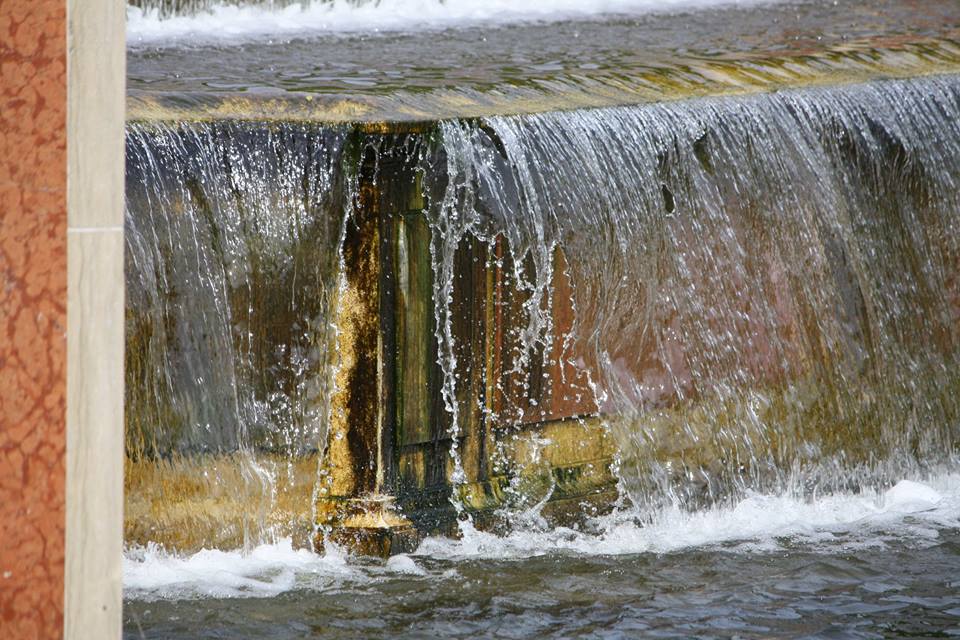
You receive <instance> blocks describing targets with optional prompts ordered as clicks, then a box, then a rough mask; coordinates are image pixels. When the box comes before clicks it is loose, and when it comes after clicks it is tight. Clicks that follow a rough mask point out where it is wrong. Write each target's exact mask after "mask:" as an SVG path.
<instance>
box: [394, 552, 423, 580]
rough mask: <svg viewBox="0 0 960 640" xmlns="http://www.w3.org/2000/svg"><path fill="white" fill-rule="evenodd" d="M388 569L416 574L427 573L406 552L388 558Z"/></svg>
mask: <svg viewBox="0 0 960 640" xmlns="http://www.w3.org/2000/svg"><path fill="white" fill-rule="evenodd" d="M387 569H388V570H390V571H393V572H395V573H406V574H408V575H414V576H424V575H426V574H427V572H426V571H424V570H423V569H422V568H420V565H418V564H417V563H416V561H415V560H414V559H413V558H411V557H410V556H408V555H406V554H400V555H397V556H393V557H391V558H390V559H389V560H387Z"/></svg>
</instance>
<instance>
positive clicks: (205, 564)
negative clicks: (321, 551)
mask: <svg viewBox="0 0 960 640" xmlns="http://www.w3.org/2000/svg"><path fill="white" fill-rule="evenodd" d="M364 579H366V577H365V576H364V574H362V573H361V572H359V571H357V570H356V569H354V568H353V567H351V566H349V565H348V564H347V561H346V555H345V554H344V553H342V552H341V551H339V550H337V549H336V548H332V549H331V550H329V551H328V552H327V553H326V554H325V555H322V556H321V555H317V554H315V553H312V552H310V551H308V550H306V549H294V548H293V544H292V542H291V540H290V539H289V538H287V539H283V540H281V541H279V542H277V543H276V544H267V545H262V546H259V547H256V548H255V549H253V550H252V551H250V552H243V551H217V550H210V549H204V550H202V551H199V552H197V553H195V554H192V555H180V554H175V553H168V552H166V551H164V550H163V549H161V548H159V547H157V546H155V545H149V546H147V547H145V548H137V549H130V550H128V551H127V552H126V553H125V554H124V559H123V586H124V592H125V595H126V596H127V597H132V598H137V599H145V600H152V599H181V598H182V599H189V598H198V597H214V598H264V597H269V596H275V595H278V594H281V593H283V592H285V591H289V590H291V589H293V588H297V587H300V588H311V589H316V590H323V589H325V588H329V587H331V586H335V585H337V584H341V583H343V582H345V581H351V582H352V581H358V580H359V581H362V580H364Z"/></svg>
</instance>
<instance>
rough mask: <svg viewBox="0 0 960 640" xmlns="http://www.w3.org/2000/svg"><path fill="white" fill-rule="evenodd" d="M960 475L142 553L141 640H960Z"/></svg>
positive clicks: (137, 607)
mask: <svg viewBox="0 0 960 640" xmlns="http://www.w3.org/2000/svg"><path fill="white" fill-rule="evenodd" d="M958 527H960V476H958V475H956V474H955V473H944V474H940V475H936V476H933V477H930V478H927V479H926V481H925V482H915V481H910V480H904V481H902V482H900V483H898V484H897V485H895V486H894V487H892V488H891V489H889V490H887V491H880V492H873V491H864V492H861V493H847V494H836V495H831V496H822V497H819V498H817V499H814V500H810V501H807V500H798V499H796V498H793V497H787V496H763V495H753V496H750V497H748V498H746V499H745V500H743V501H742V502H740V503H739V504H737V505H736V506H733V507H725V508H715V509H710V510H704V511H700V512H694V513H690V512H686V511H679V510H664V511H663V512H661V513H660V514H658V516H657V517H655V518H654V519H653V521H652V522H650V523H649V524H645V525H640V524H638V523H636V522H635V521H634V520H633V519H632V517H631V514H630V513H628V512H624V513H619V514H615V515H612V516H608V517H606V518H601V519H598V520H595V521H593V522H591V523H589V524H588V529H580V530H573V529H555V530H539V531H538V530H527V531H517V532H514V533H513V534H511V535H509V536H506V537H497V536H494V535H492V534H485V533H480V532H476V531H473V530H469V529H468V530H466V531H465V532H464V536H463V538H462V539H460V540H450V539H440V538H432V539H428V540H426V541H424V542H423V543H422V544H421V546H420V548H419V549H418V550H417V551H416V552H415V553H413V554H411V555H404V556H397V557H394V558H391V559H390V560H388V561H385V562H383V561H374V560H363V559H355V558H348V557H347V556H345V555H344V554H343V553H342V552H340V551H338V550H336V549H332V550H329V551H328V552H327V554H326V555H324V556H317V555H314V554H312V553H310V552H308V551H305V550H294V549H293V548H291V546H290V542H289V540H285V541H280V542H279V543H277V544H273V545H264V546H261V547H259V548H256V549H254V550H253V551H251V552H248V553H242V552H221V551H203V552H200V553H197V554H195V555H191V556H178V555H176V554H168V553H165V552H162V551H160V550H158V549H155V548H146V549H137V550H130V551H128V554H127V557H126V560H125V565H124V581H125V585H126V596H127V604H126V608H125V627H126V631H127V637H130V638H137V637H143V636H145V637H151V638H152V637H157V638H161V637H162V638H224V637H264V638H294V637H303V636H304V635H308V636H309V637H318V638H326V637H329V638H353V637H365V638H369V637H410V638H415V637H427V636H430V637H517V638H529V637H544V636H550V637H573V636H576V637H638V636H641V637H690V636H698V637H724V638H728V637H735V636H736V637H748V638H749V637H777V636H780V637H797V636H801V635H812V636H816V637H850V638H860V637H863V638H870V637H884V636H888V637H889V636H897V637H907V636H911V635H912V636H914V637H947V636H948V635H951V634H954V633H960V579H958V575H960V574H958V571H960V534H958Z"/></svg>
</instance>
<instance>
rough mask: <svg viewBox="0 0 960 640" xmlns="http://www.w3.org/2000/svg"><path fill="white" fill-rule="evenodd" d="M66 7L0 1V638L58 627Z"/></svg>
mask: <svg viewBox="0 0 960 640" xmlns="http://www.w3.org/2000/svg"><path fill="white" fill-rule="evenodd" d="M66 225H67V214H66V3H65V2H64V1H63V0H2V2H0V637H3V638H18V639H28V638H53V637H59V636H60V635H61V633H62V627H63V576H64V508H65V501H64V473H65V471H64V455H65V448H66V447H65V429H64V425H65V421H64V420H65V419H64V414H65V401H64V397H65V389H66V296H67V277H66V276H67V256H66Z"/></svg>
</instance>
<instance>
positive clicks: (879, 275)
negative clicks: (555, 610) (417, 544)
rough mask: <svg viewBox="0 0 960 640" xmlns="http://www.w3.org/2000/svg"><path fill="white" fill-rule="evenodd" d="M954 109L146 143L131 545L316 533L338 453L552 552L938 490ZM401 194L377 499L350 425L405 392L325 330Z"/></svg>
mask: <svg viewBox="0 0 960 640" xmlns="http://www.w3.org/2000/svg"><path fill="white" fill-rule="evenodd" d="M958 82H960V81H958V79H957V77H955V76H945V77H927V78H919V79H913V80H902V81H900V80H898V81H892V80H891V81H885V82H876V83H868V84H864V85H852V86H843V87H829V88H812V89H801V90H793V91H784V92H780V93H776V94H762V95H756V96H749V97H724V98H710V99H699V100H692V101H681V102H674V103H662V104H656V105H641V106H634V107H620V108H615V109H599V110H583V111H569V112H560V113H551V114H540V115H535V116H512V117H497V118H488V119H485V120H482V121H466V122H463V121H451V122H443V123H439V124H438V125H436V127H437V128H436V129H435V130H434V131H433V132H413V133H405V134H396V133H394V134H387V135H379V134H372V137H366V136H368V135H370V134H360V133H357V132H356V131H355V132H354V133H352V134H349V133H348V130H346V129H342V128H328V127H326V126H324V125H320V124H316V123H300V124H290V123H273V124H269V125H266V126H265V125H263V124H258V123H249V122H240V123H237V122H227V123H183V124H181V125H177V126H175V127H171V126H169V125H166V124H162V123H143V124H135V125H131V134H130V136H129V137H128V145H129V149H128V157H129V158H130V162H131V166H130V169H131V170H130V171H128V179H129V180H130V181H131V184H130V187H129V188H130V194H129V196H128V206H129V212H128V242H129V244H130V251H129V252H128V259H129V260H130V263H129V265H130V268H129V270H128V286H129V289H130V301H131V314H130V315H129V317H128V322H129V323H130V327H131V330H130V333H129V334H130V335H131V336H132V338H133V339H131V340H130V341H129V342H128V351H129V353H128V358H127V361H128V363H129V365H130V366H128V376H132V377H133V379H134V380H135V381H136V383H135V384H133V383H131V384H130V385H129V386H128V388H130V389H131V390H136V389H138V388H142V389H146V390H149V392H147V393H145V394H144V395H143V396H142V397H140V398H139V399H137V398H132V400H133V402H131V404H130V407H131V410H130V411H128V455H130V456H131V457H132V458H133V459H134V460H135V461H136V463H135V464H133V463H131V464H129V465H128V470H129V474H128V483H132V484H128V486H137V487H138V491H137V492H132V493H131V492H128V505H129V506H128V514H130V515H131V517H132V516H133V514H138V515H137V516H136V517H137V518H139V522H140V525H138V526H140V531H141V534H140V535H141V536H143V535H146V536H147V537H146V538H145V539H144V538H143V537H134V535H133V534H134V530H133V529H131V528H128V535H131V540H137V541H139V542H141V543H146V541H147V540H150V539H153V540H157V539H158V538H157V536H160V535H166V534H163V533H162V532H164V531H167V532H174V534H175V535H181V534H182V533H184V532H190V533H191V536H188V537H185V538H182V541H183V546H182V548H196V547H197V546H199V545H198V541H202V540H204V539H210V536H211V535H213V536H214V539H216V540H218V541H219V543H220V544H223V546H226V547H227V548H230V547H231V546H239V545H241V544H242V545H244V546H247V547H251V546H255V545H256V544H258V543H259V542H262V541H265V540H270V539H275V538H276V537H277V536H281V535H292V534H293V532H294V531H296V529H297V528H299V529H300V530H301V535H302V531H303V530H304V529H306V528H307V527H305V526H304V522H305V521H307V520H309V514H308V513H305V511H306V510H307V509H308V508H309V506H308V505H309V504H311V502H312V499H311V497H310V493H311V489H312V484H311V481H312V478H311V476H310V469H311V468H315V466H313V467H311V465H315V464H316V456H317V455H318V452H322V451H324V449H325V450H326V452H327V454H326V458H324V456H323V455H321V456H320V457H321V459H322V460H323V462H324V464H330V461H331V460H333V464H340V465H343V464H344V462H343V460H342V459H337V458H335V457H334V458H331V456H330V453H329V452H330V450H331V447H342V446H344V445H348V444H349V445H350V446H353V447H354V448H353V449H347V450H345V451H348V452H349V455H356V456H357V457H356V458H355V459H354V462H353V463H352V464H355V465H357V466H356V467H355V468H356V469H357V471H355V472H354V474H355V475H354V476H353V477H363V478H368V479H369V481H370V482H374V481H377V482H380V481H389V482H391V483H393V485H392V486H393V487H395V489H394V491H395V492H396V494H395V495H396V496H397V498H398V500H399V504H400V506H401V508H402V509H404V510H405V513H407V514H409V516H410V517H411V518H413V519H414V520H417V518H422V519H421V520H417V522H418V523H420V524H422V526H423V528H424V530H431V528H442V527H445V526H448V525H449V524H450V522H451V520H452V515H453V514H452V509H454V508H455V509H458V510H460V511H459V512H460V513H475V514H478V515H477V517H478V518H481V516H482V517H483V518H487V517H495V518H498V519H499V520H500V521H505V522H506V523H508V525H509V524H511V523H513V524H518V525H523V526H526V525H525V523H526V522H527V521H526V520H524V518H525V517H526V516H525V515H523V514H526V513H528V512H529V510H530V509H531V508H532V507H533V506H535V505H538V504H541V503H544V504H541V506H544V509H543V511H542V514H541V515H543V516H544V517H545V520H546V521H555V520H553V518H554V517H555V516H557V513H555V511H556V508H555V507H556V505H557V504H564V503H565V506H564V507H563V508H564V509H566V514H565V516H564V517H570V516H571V514H573V515H576V514H579V515H580V516H584V515H585V516H590V517H592V516H593V515H595V514H594V513H593V511H592V509H594V508H596V505H589V504H587V505H585V504H583V502H582V499H583V498H585V497H589V496H595V497H597V498H598V499H600V500H601V501H605V503H606V504H607V505H609V504H610V503H611V502H613V500H614V499H615V498H616V494H619V496H620V497H621V499H622V500H628V501H629V502H630V503H632V504H633V506H634V507H635V508H637V509H640V512H648V513H660V512H661V510H662V509H663V508H664V507H665V506H666V505H679V506H682V507H683V508H687V509H698V508H709V507H711V506H713V505H716V504H723V503H725V501H728V500H732V499H738V498H741V497H743V496H744V495H746V494H747V493H749V492H762V493H766V494H770V495H782V494H784V493H786V494H789V495H816V494H822V493H824V492H834V493H837V492H838V493H844V492H849V491H850V490H851V489H856V488H860V489H863V490H870V489H871V488H872V487H879V486H886V485H889V484H891V483H893V482H895V481H897V480H898V479H900V478H903V477H905V476H914V477H919V476H922V475H924V474H925V473H928V472H929V470H930V469H932V468H937V467H938V466H939V465H941V464H945V463H946V462H947V461H948V460H950V459H951V456H952V455H953V454H954V453H955V451H956V443H957V433H956V424H957V416H958V415H960V410H958V397H960V396H958V394H957V393H956V389H957V388H958V386H960V383H958V368H957V353H958V352H957V343H958V337H957V322H956V319H957V318H958V317H960V303H958V300H960V293H958V290H957V285H958V282H957V279H956V277H955V273H956V268H955V265H956V264H957V261H958V256H960V247H958V245H957V242H958V238H960V234H958V233H957V228H958V224H960V223H958V215H957V212H958V211H960V202H958V190H957V188H956V176H957V167H958V166H960V145H958V144H957V140H960V131H958V129H957V127H958V124H957V123H958V122H960V117H958V116H960V114H958V110H960V97H958V96H960V84H958ZM930 131H935V132H937V135H938V140H940V143H939V144H936V145H931V144H927V137H926V135H927V134H926V133H925V132H930ZM185 149H191V150H193V151H191V152H190V153H183V151H184V150H185ZM263 167H268V168H270V171H271V172H272V173H270V172H268V173H263ZM410 171H415V173H409V172H410ZM398 172H400V173H398ZM403 172H408V173H403ZM417 174H418V175H419V176H420V177H419V178H417V177H416V175H417ZM397 175H406V176H407V178H408V179H404V180H401V181H398V180H397V179H396V176H397ZM201 178H202V179H201ZM364 185H365V186H364ZM372 185H379V186H378V187H377V188H378V189H383V191H382V192H378V191H376V190H375V189H374V187H373V186H372ZM391 185H393V186H391ZM377 193H383V194H385V195H383V196H382V197H383V198H387V200H384V201H385V202H390V203H398V204H397V206H398V207H399V208H398V209H397V213H396V214H395V215H393V216H392V217H389V218H384V219H385V220H388V221H390V224H394V225H396V226H395V227H394V228H392V229H391V228H390V227H385V228H384V231H382V234H383V235H382V237H383V238H388V239H389V238H393V240H392V242H396V243H397V245H396V247H397V248H396V249H395V251H396V252H397V253H396V256H397V257H395V258H389V259H387V260H384V261H383V262H382V263H378V264H386V265H387V266H386V267H383V268H384V269H385V271H383V272H381V275H379V276H377V277H379V283H376V280H374V282H375V284H374V285H371V284H370V281H364V287H366V288H365V289H364V291H368V290H369V289H370V287H371V286H376V287H378V288H379V287H384V288H387V289H388V288H389V287H390V286H395V287H396V288H395V289H391V291H393V293H392V294H391V295H392V296H393V297H392V298H390V299H391V300H395V301H398V302H396V304H395V306H387V307H384V308H385V309H386V312H385V313H380V314H379V317H380V318H385V319H386V320H382V321H383V322H385V323H387V324H386V326H387V330H386V331H387V333H383V334H381V333H378V332H379V331H380V329H377V328H375V331H374V332H373V333H372V334H371V335H372V340H373V343H372V344H374V345H376V344H378V341H379V340H380V339H382V336H383V335H386V336H387V337H388V338H389V339H391V340H396V341H397V344H399V345H400V347H399V348H398V349H396V350H395V351H394V350H393V349H391V350H389V351H388V354H389V355H390V357H391V358H394V357H396V358H404V360H402V361H396V360H388V361H387V364H386V365H384V366H383V367H380V368H378V369H377V370H378V371H380V370H387V371H395V372H396V373H395V374H393V375H395V376H396V378H395V380H396V381H397V382H396V383H395V384H396V385H397V387H398V388H401V389H403V390H404V394H403V396H402V398H400V399H399V401H397V404H395V405H387V409H386V410H385V411H383V412H382V413H383V414H384V415H388V416H390V419H391V420H396V422H395V423H394V424H396V425H399V426H397V427H396V430H395V431H391V432H390V433H391V434H396V440H395V444H393V445H392V446H395V447H396V448H395V449H393V451H394V453H391V454H389V457H386V458H382V459H386V460H387V461H388V462H389V461H391V460H396V461H398V464H397V466H395V467H393V468H392V469H387V470H383V471H382V472H381V471H378V468H382V467H377V466H376V464H377V463H375V462H374V459H376V460H380V459H381V458H374V457H373V454H371V453H369V452H370V451H374V449H372V448H371V449H364V448H363V447H357V446H356V440H355V439H354V440H351V438H355V437H356V436H355V435H351V433H350V429H351V428H352V425H353V424H355V423H356V420H355V419H353V420H347V419H345V416H346V415H353V416H354V418H355V417H356V416H357V415H363V414H359V413H354V414H348V413H346V412H348V411H360V410H362V409H363V408H364V407H366V406H368V405H370V406H372V403H370V402H366V403H361V404H353V405H351V404H349V402H351V397H356V398H360V399H363V398H370V397H377V395H376V394H377V393H379V392H378V391H376V390H374V391H372V392H370V393H372V394H373V395H370V393H367V392H366V391H365V392H364V393H363V394H359V395H355V396H351V395H350V394H349V393H347V395H341V396H340V400H339V401H331V400H330V398H331V397H334V396H335V395H336V394H337V393H343V392H345V391H349V390H350V387H349V384H354V383H349V384H348V385H346V386H345V384H344V380H345V378H343V376H341V375H340V372H341V371H342V370H343V369H342V367H343V365H342V362H343V361H344V358H345V357H347V358H354V357H355V356H354V354H355V353H357V347H356V343H355V342H345V343H338V344H346V345H347V348H346V349H344V348H336V349H334V348H333V347H332V345H333V344H334V342H333V341H335V340H340V341H344V340H351V339H352V336H353V335H354V334H352V333H351V330H350V326H349V323H343V322H341V319H342V318H343V317H344V316H343V315H342V314H341V315H331V314H333V313H334V312H333V310H334V309H337V308H345V309H346V313H352V312H353V311H352V310H353V309H355V308H356V305H357V304H358V303H357V302H356V301H357V300H361V301H362V299H361V298H356V297H354V298H350V297H349V295H354V294H351V293H350V289H349V286H353V285H349V286H348V284H349V283H348V282H347V281H346V280H345V276H344V275H343V274H344V273H346V271H345V269H346V265H347V264H348V261H350V260H352V261H354V263H356V261H357V260H360V264H361V265H363V264H367V262H363V261H362V256H364V255H369V254H367V253H364V252H363V251H359V250H358V249H357V247H358V246H360V245H358V244H357V243H356V242H354V241H350V240H349V239H348V238H349V234H358V233H360V231H359V230H361V229H363V228H370V225H371V224H372V222H371V220H373V221H374V222H376V223H377V224H378V225H379V224H381V223H382V224H386V222H382V220H383V219H380V218H369V209H367V213H364V210H363V208H362V207H360V206H359V204H358V203H361V202H362V201H363V200H362V199H363V198H366V199H367V201H368V202H369V199H370V198H371V197H372V196H371V194H374V195H375V194H377ZM171 213H172V214H173V215H171ZM364 216H366V217H364ZM345 221H346V222H345ZM375 228H379V227H375ZM378 233H379V232H378ZM363 237H366V236H363ZM361 240H362V238H361ZM362 241H363V240H362ZM365 242H369V241H368V240H367V241H365ZM374 246H376V245H374ZM379 246H380V247H381V248H382V247H383V246H388V245H384V244H380V245H379ZM368 248H369V245H368ZM374 262H375V261H374ZM390 283H396V284H395V285H391V284H390ZM295 285H296V286H295ZM679 291H682V292H684V295H677V293H676V292H679ZM258 292H259V293H258ZM265 292H270V297H264V295H263V294H264V293H265ZM306 292H312V293H310V295H306ZM367 297H368V298H370V296H367ZM334 299H339V300H340V302H339V303H337V304H331V300H334ZM343 300H347V301H350V300H353V302H352V303H349V304H346V305H345V304H344V303H343ZM378 304H379V303H378ZM391 304H394V303H391ZM378 308H379V307H378ZM336 313H341V312H339V311H337V312H336ZM376 315H378V314H374V316H376ZM348 319H349V318H348ZM377 322H381V320H377ZM281 329H282V330H281ZM330 354H333V356H332V357H331V355H330ZM344 354H346V356H344ZM291 365H296V366H291ZM370 370H371V369H367V370H366V371H370ZM331 371H332V373H331ZM270 372H272V373H270ZM265 373H269V375H264V374H265ZM355 380H356V384H364V385H365V384H369V383H370V382H371V381H372V380H374V377H373V376H371V375H369V373H366V374H364V373H362V372H361V375H358V376H357V377H356V378H355ZM364 389H367V387H364ZM331 394H334V396H331ZM211 407H217V409H216V411H212V412H211V411H210V408H211ZM205 412H206V413H205ZM325 416H329V418H327V417H325ZM328 423H330V424H333V425H334V427H331V428H330V429H327V428H326V425H327V424H328ZM378 437H379V436H378ZM392 437H394V435H391V438H392ZM324 443H326V447H324ZM351 443H352V444H351ZM358 450H359V451H360V452H361V453H360V454H354V453H353V452H354V451H358ZM195 455H203V456H212V458H209V461H208V462H201V463H200V464H194V463H190V461H189V457H190V456H195ZM344 455H347V454H344ZM184 456H186V458H184ZM218 456H219V457H218ZM224 456H226V457H224ZM451 456H452V457H451ZM201 460H203V458H201ZM158 464H159V465H162V466H163V467H164V468H165V469H166V468H167V466H166V465H169V469H167V471H164V473H161V474H160V475H159V476H158V475H156V474H155V473H154V471H155V470H154V469H153V466H156V465H158ZM322 468H323V469H329V467H322ZM214 469H219V471H218V472H217V474H218V475H217V479H216V481H212V482H211V481H210V480H208V479H207V478H206V472H207V470H214ZM304 469H306V472H304ZM135 474H143V475H142V476H137V475H135ZM164 474H168V475H167V477H168V478H169V479H170V480H171V484H169V485H168V488H167V489H166V490H165V491H159V492H157V491H154V490H153V489H152V488H151V487H152V485H153V484H154V483H153V482H152V481H150V480H149V479H150V478H154V477H163V475H164ZM349 477H350V476H348V478H349ZM174 478H176V481H175V482H174ZM144 479H146V480H144ZM384 479H386V480H384ZM335 480H336V481H337V482H340V481H341V480H342V478H341V479H339V480H338V479H337V477H336V475H335V474H330V473H327V474H325V475H324V474H321V480H320V482H319V484H318V485H317V494H316V495H315V496H314V498H316V497H317V496H320V498H319V499H321V500H322V499H323V496H325V495H326V494H327V490H328V489H329V488H330V487H331V486H332V487H333V488H334V489H333V490H334V491H340V492H341V493H334V494H333V495H334V496H339V497H340V498H343V497H345V496H349V495H351V494H349V493H348V492H347V491H348V489H342V488H338V486H340V485H334V484H331V483H333V482H334V481H335ZM365 481H366V480H365ZM599 492H606V493H604V494H603V495H602V496H601V495H599ZM611 494H613V495H611ZM291 496H299V506H296V507H294V508H293V509H292V510H291V508H290V504H291V500H292V501H293V502H294V504H296V502H297V499H296V498H291ZM448 498H450V500H448ZM451 500H452V503H451ZM431 501H432V502H431ZM546 503H549V504H546ZM254 505H255V508H254ZM551 510H553V512H551ZM209 513H216V514H218V515H217V517H216V518H214V519H213V521H212V522H211V521H210V519H209V518H207V517H206V516H205V515H204V514H209ZM444 522H446V523H447V524H443V523H444ZM218 523H219V524H218ZM227 523H229V525H228V524H227ZM128 524H130V522H129V520H128ZM212 528H217V531H218V533H216V534H212V533H210V532H211V531H212V530H213V529H212ZM219 532H226V533H227V534H228V535H223V534H222V533H219ZM151 535H153V536H154V537H153V538H150V537H149V536H151ZM174 540H181V539H180V538H176V539H167V541H168V542H171V543H172V544H175V546H177V543H175V542H174Z"/></svg>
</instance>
